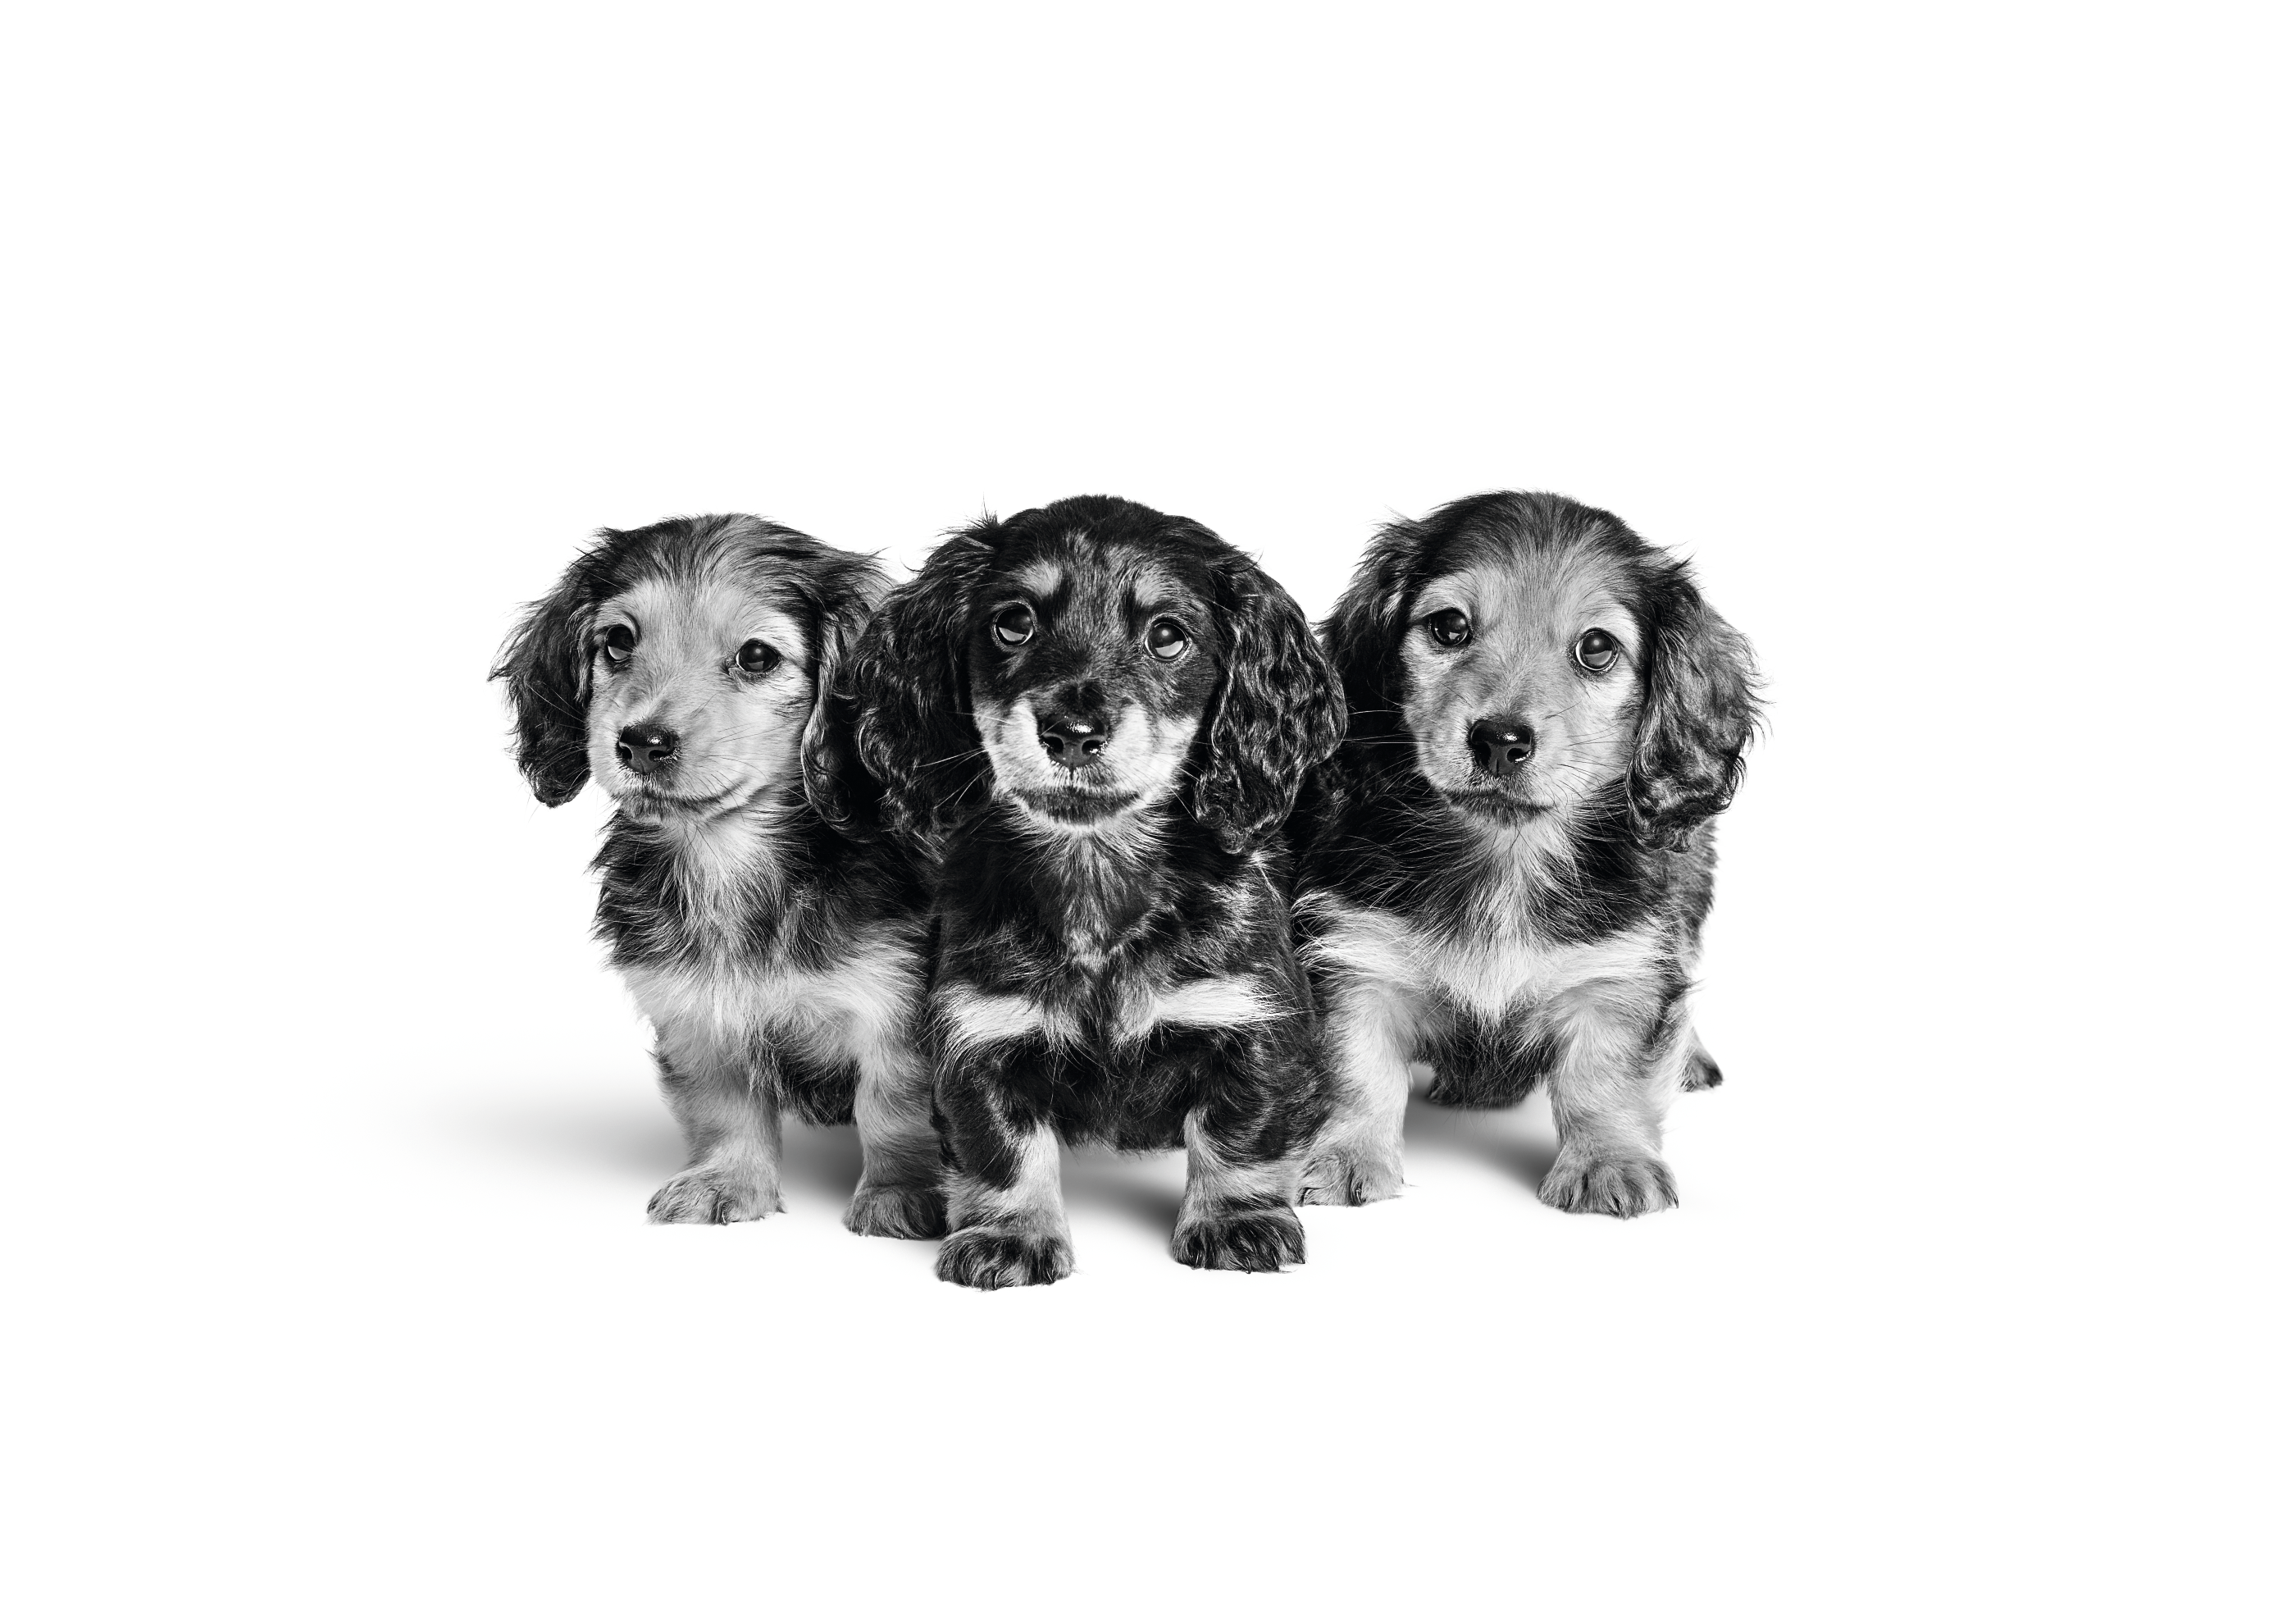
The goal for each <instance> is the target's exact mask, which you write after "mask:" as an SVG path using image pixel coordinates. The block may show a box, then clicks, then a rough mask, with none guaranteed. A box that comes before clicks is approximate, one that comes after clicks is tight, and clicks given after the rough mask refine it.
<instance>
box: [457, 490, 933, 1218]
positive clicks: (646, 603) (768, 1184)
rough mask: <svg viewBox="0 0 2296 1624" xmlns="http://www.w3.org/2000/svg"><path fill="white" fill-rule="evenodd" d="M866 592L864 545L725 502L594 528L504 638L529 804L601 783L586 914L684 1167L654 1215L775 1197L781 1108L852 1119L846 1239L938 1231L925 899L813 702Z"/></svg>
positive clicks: (824, 687)
mask: <svg viewBox="0 0 2296 1624" xmlns="http://www.w3.org/2000/svg"><path fill="white" fill-rule="evenodd" d="M885 586H886V580H885V577H884V575H883V573H882V572H881V570H878V568H877V567H876V565H875V564H874V563H873V562H871V561H869V560H867V559H865V558H861V557H858V556H857V555H855V554H848V553H840V552H839V551H838V550H836V549H835V548H833V547H829V546H824V545H823V544H821V543H820V542H817V541H816V540H814V539H813V538H812V537H808V536H803V535H800V534H799V533H798V532H796V531H794V530H790V529H783V528H782V527H781V526H778V525H775V524H772V523H769V522H767V521H764V520H760V519H754V518H750V517H747V516H745V515H717V516H712V517H707V518H701V519H673V520H666V521H663V522H662V523H660V524H657V525H652V526H650V527H648V528H646V529H638V530H606V531H603V532H601V534H600V537H599V540H598V542H597V545H594V546H593V547H592V548H590V549H589V550H588V551H587V552H586V553H585V554H583V555H582V556H581V557H580V558H578V559H577V560H576V561H575V562H574V564H573V566H572V567H571V568H570V569H569V570H567V572H566V575H565V577H564V578H563V579H562V580H561V581H560V583H559V585H558V586H557V589H556V590H555V591H553V593H552V594H551V595H549V596H548V597H546V598H545V599H543V600H542V601H541V602H540V603H537V604H536V605H534V607H533V609H532V610H531V611H529V614H528V616H527V618H526V619H525V621H524V622H523V624H521V626H520V627H519V628H518V629H517V631H515V632H514V633H513V634H512V636H511V639H510V641H509V643H508V644H506V645H505V646H504V652H503V656H502V660H501V663H500V665H499V667H498V668H497V669H496V672H495V673H494V675H495V676H496V677H499V678H501V679H502V680H503V681H504V683H505V684H506V685H508V688H509V691H510V695H511V700H512V705H513V707H514V709H515V710H516V714H517V722H518V730H517V733H518V759H519V765H520V767H521V768H522V769H524V771H525V773H526V775H527V777H528V779H529V782H530V783H532V784H533V786H534V792H535V794H536V796H537V798H538V799H539V800H542V801H543V803H544V804H545V805H547V806H553V807H554V806H558V805H561V804H562V803H563V802H565V801H567V800H571V799H572V798H573V797H574V796H575V794H576V793H578V791H580V790H581V788H582V786H583V784H584V783H586V782H587V781H588V780H589V779H591V778H593V777H594V778H595V779H596V780H597V781H598V783H600V785H601V786H603V788H604V789H605V790H606V791H607V792H608V793H609V794H610V795H611V796H612V797H613V799H614V802H615V812H614V817H613V821H612V823H611V824H610V825H609V826H608V829H607V835H606V842H605V845H604V847H603V849H601V850H600V851H599V853H598V857H597V861H596V864H595V865H594V866H595V867H596V869H597V870H598V873H599V874H600V877H601V884H600V890H599V898H598V925H597V929H598V934H599V935H600V936H601V937H602V938H603V939H604V940H605V942H606V943H607V944H608V947H609V948H610V950H611V958H612V962H613V964H614V966H615V968H616V969H617V970H619V972H621V974H622V977H623V980H625V981H626V982H627V984H628V986H629V988H630V990H631V992H632V994H633V996H634V997H635V998H636V1000H637V1003H638V1005H639V1007H640V1008H641V1009H642V1010H643V1011H644V1013H645V1015H646V1017H647V1019H648V1020H649V1021H652V1024H653V1028H654V1031H655V1034H656V1036H657V1038H658V1040H659V1046H658V1048H657V1050H656V1054H655V1058H656V1060H657V1062H659V1065H660V1074H661V1087H662V1092H663V1094H664V1095H666V1096H667V1098H668V1102H669V1104H670V1108H671V1110H672V1111H674V1112H675V1113H676V1117H677V1120H678V1123H679V1125H680V1126H681V1127H682V1128H684V1129H685V1137H686V1142H687V1146H688V1150H689V1153H690V1157H691V1165H690V1166H688V1167H687V1168H686V1169H685V1171H684V1172H682V1173H680V1174H679V1175H678V1176H677V1177H675V1178H673V1179H672V1180H670V1182H669V1183H668V1184H667V1185H664V1186H663V1187H662V1188H661V1189H660V1191H658V1192H657V1193H655V1195H654V1197H653V1199H652V1202H650V1203H649V1204H648V1207H647V1212H648V1214H649V1215H650V1216H651V1217H652V1218H653V1219H654V1220H655V1221H656V1222H658V1223H668V1224H722V1223H731V1222H736V1221H740V1220H743V1219H750V1218H765V1217H767V1216H768V1215H770V1214H772V1213H775V1212H777V1211H779V1210H781V1204H782V1203H781V1183H780V1155H781V1123H782V1116H783V1112H785V1111H794V1112H795V1113H797V1115H799V1117H800V1118H802V1119H803V1120H807V1121H808V1122H814V1123H832V1122H847V1121H851V1122H855V1123H857V1125H858V1127H859V1129H860V1136H861V1144H862V1155H863V1170H862V1178H861V1185H860V1187H859V1188H858V1189H857V1191H856V1192H855V1194H854V1197H853V1201H852V1204H851V1206H850V1207H849V1209H848V1210H847V1214H846V1222H847V1224H848V1226H849V1227H851V1228H853V1229H854V1230H856V1231H857V1232H859V1233H861V1234H884V1235H906V1236H929V1235H936V1234H939V1233H941V1230H942V1227H943V1224H944V1220H945V1216H946V1203H945V1202H944V1199H943V1194H942V1190H941V1176H940V1168H939V1146H938V1143H937V1141H936V1138H935V1136H934V1134H933V1130H932V1127H931V1107H930V1103H929V1100H928V1097H927V1092H926V1082H925V1074H924V1071H923V1069H922V1061H921V1057H920V1054H919V1053H918V1050H917V1047H916V1042H915V1029H916V1025H917V1021H918V1017H919V1011H920V1008H921V1005H922V996H923V990H924V945H925V944H924V937H925V929H926V926H925V918H924V900H925V899H924V894H923V891H922V888H921V886H920V884H919V882H918V881H917V878H916V876H915V874H914V871H913V869H912V867H911V865H909V864H908V862H907V861H906V858H905V857H903V855H902V854H901V853H900V852H899V851H898V849H895V848H892V847H890V846H888V845H885V844H883V843H880V842H873V841H856V840H854V839H851V838H849V836H848V835H846V834H844V833H840V831H839V829H838V828H837V827H835V826H832V820H834V822H835V823H836V824H849V823H851V822H854V821H857V820H864V819H865V816H866V808H865V802H866V800H868V799H870V798H872V797H873V787H872V786H870V785H869V783H868V781H867V780H866V778H865V776H863V775H860V774H859V773H858V772H857V770H856V769H855V767H854V765H853V762H852V759H851V755H850V751H849V731H848V726H847V723H846V721H845V719H844V718H842V717H841V716H840V714H839V713H838V710H837V707H836V705H835V702H834V693H835V687H836V681H837V677H838V675H839V673H840V671H841V669H842V668H843V667H844V664H845V661H846V660H847V657H848V652H849V649H850V647H851V645H852V644H853V642H854V641H855V639H856V638H857V636H859V635H860V632H861V628H862V627H863V625H864V624H865V622H866V620H867V619H868V616H869V613H870V611H871V609H872V607H873V604H874V603H876V601H877V599H878V598H879V597H880V596H881V595H882V593H883V591H884V589H885Z"/></svg>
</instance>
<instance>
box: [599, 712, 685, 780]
mask: <svg viewBox="0 0 2296 1624" xmlns="http://www.w3.org/2000/svg"><path fill="white" fill-rule="evenodd" d="M676 754H677V735H676V734H674V733H672V732H670V730H669V729H668V728H667V727H658V726H653V725H652V723H644V724H641V725H640V726H636V727H625V728H623V729H622V736H621V738H620V740H619V742H617V743H616V744H615V746H614V757H615V759H617V760H619V762H620V763H621V764H622V765H623V766H624V767H627V768H629V769H630V771H632V772H634V773H639V774H644V773H652V772H659V771H660V769H661V768H663V767H668V765H669V763H670V761H671V759H673V758H675V757H676Z"/></svg>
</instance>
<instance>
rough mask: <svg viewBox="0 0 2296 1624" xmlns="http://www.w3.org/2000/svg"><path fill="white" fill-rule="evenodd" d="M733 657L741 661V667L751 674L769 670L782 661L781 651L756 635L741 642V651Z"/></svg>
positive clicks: (756, 674) (760, 673) (759, 673)
mask: <svg viewBox="0 0 2296 1624" xmlns="http://www.w3.org/2000/svg"><path fill="white" fill-rule="evenodd" d="M734 658H735V659H737V660H740V661H741V662H742V669H743V670H744V671H747V672H749V673H750V674H751V675H752V676H758V675H762V674H763V673H765V672H767V671H770V670H772V669H773V668H775V666H777V665H779V664H781V662H782V653H781V651H780V650H779V649H777V648H775V646H774V645H773V644H770V643H767V642H764V641H763V640H761V639H759V638H756V637H752V638H750V640H749V641H748V642H747V643H745V644H742V652H740V653H739V654H737V655H735V656H734Z"/></svg>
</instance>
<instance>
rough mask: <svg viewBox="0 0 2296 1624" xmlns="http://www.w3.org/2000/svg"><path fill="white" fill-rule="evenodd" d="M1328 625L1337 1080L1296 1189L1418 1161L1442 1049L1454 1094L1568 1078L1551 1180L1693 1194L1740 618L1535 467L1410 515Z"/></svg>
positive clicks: (1560, 1200) (1397, 1183)
mask: <svg viewBox="0 0 2296 1624" xmlns="http://www.w3.org/2000/svg"><path fill="white" fill-rule="evenodd" d="M1324 640H1325V643H1326V645H1327V647H1328V648H1329V650H1330V652H1331V654H1332V657H1333V663H1334V664H1335V665H1336V666H1337V667H1338V668H1339V669H1340V673H1341V678H1342V680H1343V681H1344V683H1345V685H1346V688H1347V698H1348V704H1349V710H1350V718H1349V736H1348V740H1347V742H1346V743H1345V744H1344V745H1343V746H1342V747H1341V750H1340V752H1339V754H1338V755H1337V756H1335V757H1334V758H1333V759H1332V761H1331V762H1330V763H1329V764H1327V765H1326V766H1325V767H1324V768H1323V769H1322V770H1321V771H1320V772H1319V773H1318V774H1317V775H1316V777H1315V779H1314V781H1313V783H1312V784H1311V786H1310V789H1309V791H1308V793H1307V794H1306V795H1305V796H1303V798H1302V801H1301V805H1300V810H1299V812H1298V814H1297V815H1296V816H1295V819H1294V825H1293V833H1294V836H1295V840H1296V841H1297V842H1298V843H1299V845H1300V848H1301V850H1302V857H1301V871H1300V911H1299V919H1300V932H1301V939H1302V954H1303V957H1304V958H1305V960H1306V962H1307V964H1308V968H1309V972H1310V974H1311V976H1312V977H1313V979H1314V980H1315V984H1316V991H1317V996H1318V998H1319V1001H1320V1004H1321V1006H1322V1008H1323V1011H1324V1019H1325V1044H1326V1063H1327V1065H1328V1067H1329V1070H1330V1075H1331V1079H1332V1084H1333V1094H1334V1104H1333V1111H1332V1114H1331V1117H1330V1120H1329V1121H1328V1124H1327V1126H1326V1128H1325V1129H1324V1136H1323V1137H1322V1139H1321V1141H1320V1143H1319V1144H1318V1145H1317V1147H1316V1152H1315V1154H1314V1156H1313V1157H1312V1158H1311V1160H1310V1162H1309V1164H1308V1169H1307V1172H1306V1174H1305V1177H1304V1187H1303V1189H1302V1193H1301V1199H1302V1200H1303V1201H1306V1202H1324V1203H1333V1204H1355V1203H1357V1202H1366V1201H1374V1200H1378V1199H1380V1198H1382V1197H1385V1196H1390V1195H1393V1194H1396V1193H1398V1191H1399V1189H1400V1187H1401V1185H1402V1152H1403V1117H1404V1106H1405V1103H1406V1097H1407V1094H1408V1089H1409V1086H1410V1077H1411V1068H1412V1067H1413V1066H1414V1065H1424V1066H1427V1067H1430V1068H1431V1069H1432V1070H1433V1073H1434V1079H1435V1080H1434V1083H1433V1085H1432V1087H1431V1090H1430V1092H1429V1095H1428V1097H1429V1098H1430V1099H1431V1100H1432V1101H1434V1102H1435V1103H1439V1104H1446V1105H1454V1106H1480V1107H1496V1106H1505V1105H1512V1104H1514V1103H1518V1102H1520V1101H1521V1100H1522V1099H1523V1098H1524V1097H1526V1096H1527V1095H1529V1093H1530V1092H1531V1090H1532V1089H1534V1088H1537V1087H1545V1088H1546V1091H1547V1094H1548V1097H1549V1100H1550V1101H1551V1103H1552V1104H1553V1107H1554V1120H1555V1127H1556V1130H1557V1133H1558V1136H1559V1138H1560V1148H1559V1151H1558V1154H1557V1158H1556V1161H1555V1163H1554V1168H1553V1169H1551V1170H1550V1171H1549V1172H1548V1174H1547V1176H1546V1180H1545V1182H1544V1183H1543V1184H1542V1185H1540V1187H1539V1195H1540V1197H1541V1199H1543V1200H1545V1201H1546V1202H1549V1203H1551V1204H1553V1205H1554V1206H1557V1207H1561V1208H1563V1209H1565V1210H1570V1211H1580V1212H1604V1213H1611V1214H1613V1215H1616V1216H1619V1217H1622V1218H1624V1217H1633V1216H1635V1215H1636V1214H1639V1213H1644V1212H1648V1211H1652V1210H1656V1209H1659V1208H1662V1207H1668V1206H1672V1205H1673V1204H1674V1203H1675V1200H1676V1194H1675V1185H1674V1178H1673V1175H1672V1173H1671V1171H1670V1170H1669V1169H1668V1167H1667V1165H1666V1163H1665V1162H1664V1161H1661V1159H1660V1155H1659V1149H1660V1145H1659V1136H1660V1126H1661V1120H1662V1118H1663V1116H1664V1114H1665V1111H1666V1108H1667V1105H1668V1103H1669V1101H1670V1100H1671V1099H1672V1097H1673V1096H1674V1095H1676V1094H1677V1093H1678V1092H1679V1091H1680V1090H1682V1089H1684V1088H1685V1087H1688V1088H1697V1087H1710V1086H1711V1085H1713V1084H1714V1083H1717V1082H1718V1081H1720V1080H1721V1073H1720V1072H1719V1070H1718V1069H1717V1068H1716V1067H1715V1065H1714V1062H1713V1061H1712V1060H1711V1059H1710V1057H1709V1056H1708V1055H1707V1054H1706V1053H1705V1051H1704V1049H1703V1048H1702V1046H1700V1044H1699V1042H1698V1039H1697V1037H1696V1035H1695V1034H1694V1033H1693V1030H1692V1029H1691V1024H1690V1017H1689V1010H1688V996H1689V990H1690V978H1691V974H1692V972H1693V969H1694V967H1695V964H1696V959H1697V953H1698V945H1699V937H1700V932H1701V930H1702V926H1703V924H1704V922H1705V918H1706V914H1707V910H1708V906H1709V905H1710V901H1711V899H1712V896H1713V874H1714V841H1713V833H1712V829H1711V819H1712V818H1713V817H1714V816H1715V815H1716V814H1717V813H1718V812H1720V811H1721V810H1722V809H1723V808H1725V807H1726V806H1727V805H1728V804H1729V802H1730V800H1731V797H1732V795H1733V794H1734V791H1735V790H1736V787H1737V783H1738V780H1739V775H1740V773H1741V767H1742V763H1741V757H1742V752H1743V749H1744V746H1745V743H1746V740H1747V738H1748V736H1749V734H1751V730H1752V728H1753V726H1754V724H1755V719H1756V709H1757V707H1756V700H1755V692H1754V690H1755V677H1754V671H1753V665H1752V660H1751V654H1750V652H1749V651H1748V649H1747V646H1746V644H1745V640H1744V639H1743V638H1742V637H1741V636H1739V635H1738V634H1737V633H1736V632H1735V631H1734V630H1733V629H1732V628H1731V627H1729V626H1728V625H1727V624H1726V622H1725V621H1724V620H1723V619H1721V617H1720V616H1718V615H1717V614H1716V613H1715V612H1714V611H1712V610H1711V609H1710V608H1709V607H1708V606H1707V604H1706V603H1705V601H1704V600H1703V599H1702V597H1701V596H1700V595H1699V593H1698V590H1697V588H1696V586H1695V585H1694V584H1693V581H1692V579H1691V576H1690V572H1689V570H1688V569H1687V567H1686V566H1685V565H1683V564H1682V563H1680V562H1677V561H1675V560H1672V559H1669V558H1668V557H1667V556H1666V555H1665V554H1661V553H1660V552H1659V551H1658V550H1657V549H1656V548H1653V547H1652V546H1650V545H1648V544H1646V543H1644V541H1643V540H1642V539H1641V538H1640V537H1637V536H1636V535H1635V533H1634V532H1633V531H1631V530H1629V529H1628V528H1627V527H1626V526H1625V525H1624V524H1622V523H1620V521H1618V520H1617V519H1615V518H1613V517H1612V516H1611V515H1610V514H1608V513H1601V512H1598V511H1596V510H1595V509H1592V508H1587V507H1582V506H1580V505H1579V504H1577V503H1573V502H1570V501H1567V500H1565V499H1563V498H1562V497H1559V496H1536V495H1530V494H1527V493H1521V492H1501V493H1497V494H1494V495H1489V496H1475V497H1470V498H1467V499H1466V500H1464V501H1460V502H1455V503H1453V504H1450V505H1448V506H1447V507H1444V508H1441V509H1439V510H1438V511H1437V512H1435V513H1432V514H1431V515H1429V516H1428V517H1427V518H1426V519H1425V520H1423V521H1419V522H1416V523H1411V522H1403V523H1398V524H1395V525H1391V526H1390V527H1389V528H1388V529H1386V530H1384V531H1383V532H1382V533H1381V535H1380V536H1379V537H1378V538H1377V539H1376V540H1374V543H1373V545H1372V547H1371V549H1370V551H1369V553H1368V554H1366V555H1365V558H1364V560H1363V562H1362V564H1361V566H1360V567H1359V568H1358V570H1357V573H1356V576H1355V578H1354V580H1353V582H1352V584H1351V585H1350V586H1349V589H1348V591H1347V593H1346V595H1345V596H1344V597H1343V598H1342V600H1341V603H1340V604H1339V606H1338V608H1337V609H1336V610H1335V611H1333V614H1332V616H1331V618H1330V619H1328V620H1327V621H1326V622H1325V624H1324Z"/></svg>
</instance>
